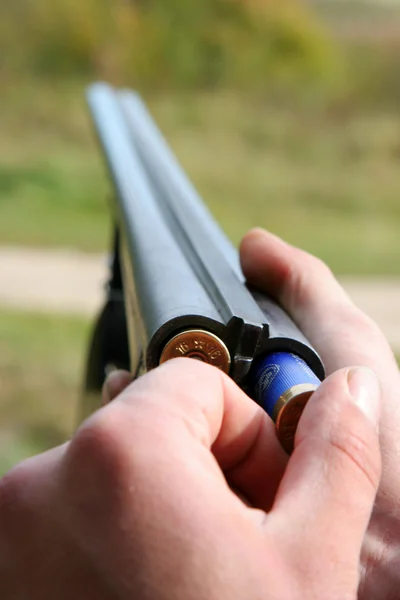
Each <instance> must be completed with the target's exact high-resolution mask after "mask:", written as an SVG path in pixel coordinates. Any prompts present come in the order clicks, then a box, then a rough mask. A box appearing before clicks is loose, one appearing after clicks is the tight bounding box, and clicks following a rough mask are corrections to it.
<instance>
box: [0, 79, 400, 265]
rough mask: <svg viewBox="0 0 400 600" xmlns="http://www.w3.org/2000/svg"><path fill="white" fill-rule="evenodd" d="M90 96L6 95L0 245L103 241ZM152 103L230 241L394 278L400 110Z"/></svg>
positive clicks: (171, 99)
mask: <svg viewBox="0 0 400 600" xmlns="http://www.w3.org/2000/svg"><path fill="white" fill-rule="evenodd" d="M83 92H84V85H83V84H82V85H78V84H74V85H73V86H68V85H66V84H65V85H64V86H62V87H58V88H57V87H50V86H45V85H44V84H42V85H38V86H35V85H34V83H30V84H28V83H26V84H25V86H24V87H21V86H17V87H13V86H11V85H10V86H6V87H5V89H4V92H3V100H2V109H3V110H2V111H1V114H0V131H1V142H0V244H24V245H36V246H48V247H53V246H64V247H78V248H81V249H83V250H87V251H98V250H103V249H104V248H106V247H107V244H108V237H109V236H108V227H109V224H108V207H107V198H108V197H109V196H110V189H109V186H108V183H107V180H106V176H105V172H104V170H103V163H102V160H101V158H100V153H99V151H98V149H97V147H96V145H95V143H94V140H93V137H92V134H91V129H90V125H89V120H88V117H87V113H86V110H85V106H84V101H83ZM148 101H149V105H150V108H151V110H152V112H153V114H154V115H155V117H156V119H157V122H158V123H159V124H160V126H161V128H162V130H163V132H164V133H165V135H166V136H167V138H168V140H169V141H170V143H171V145H172V146H173V148H174V149H175V151H176V153H177V154H178V156H179V157H180V159H181V162H182V164H183V166H184V167H185V169H186V170H187V172H188V173H189V175H190V176H191V178H192V180H193V181H194V182H195V184H196V186H197V187H198V189H199V191H200V192H201V194H202V196H203V198H204V199H205V201H206V202H207V203H208V204H209V206H210V207H211V209H212V211H213V213H214V215H215V216H216V218H217V219H218V220H219V221H220V223H221V224H222V225H223V227H224V228H225V229H226V231H227V232H228V234H229V235H230V236H231V238H232V239H233V241H234V242H235V243H237V242H238V241H239V239H240V238H241V236H242V235H243V234H244V233H245V231H246V230H247V229H249V228H250V227H252V226H254V225H261V226H264V227H267V228H269V229H271V230H272V231H274V232H275V233H277V234H279V235H282V236H283V237H284V238H286V239H287V240H288V241H290V242H292V243H295V244H298V245H300V246H302V247H304V248H306V249H308V250H310V251H312V252H314V253H316V254H317V255H319V256H321V257H322V258H323V259H325V260H326V261H327V262H328V263H329V264H330V265H331V267H332V268H333V269H334V270H335V271H336V272H338V273H349V272H350V273H351V272H357V273H378V272H379V273H399V261H398V256H399V251H400V236H399V233H398V232H399V226H400V202H399V195H400V169H399V165H400V112H397V113H396V112H394V111H392V112H379V111H373V112H367V111H365V110H364V111H359V112H357V111H354V110H351V111H350V112H349V111H346V110H343V109H341V108H340V107H337V109H336V110H333V109H331V110H329V111H324V110H322V109H317V108H314V109H313V108H312V107H310V106H308V107H304V106H303V108H300V107H297V108H294V107H293V106H290V103H287V104H286V106H285V105H282V104H280V105H278V104H273V103H269V104H266V103H265V102H262V101H261V100H257V99H255V98H254V97H253V98H245V97H238V96H235V95H233V94H228V93H225V94H222V93H220V94H216V95H213V94H197V95H191V96H184V95H177V94H175V95H172V94H171V95H163V96H158V97H150V98H149V99H148Z"/></svg>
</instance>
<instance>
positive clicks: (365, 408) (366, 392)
mask: <svg viewBox="0 0 400 600" xmlns="http://www.w3.org/2000/svg"><path fill="white" fill-rule="evenodd" d="M347 384H348V386H349V391H350V395H351V397H352V399H353V400H354V403H355V404H357V406H358V408H359V409H360V410H362V412H363V413H364V415H365V416H366V417H367V418H368V419H369V420H370V421H371V423H372V424H373V425H375V426H377V425H378V423H379V418H380V415H381V391H380V386H379V381H378V378H377V376H376V375H375V373H374V372H373V371H372V370H371V369H368V368H367V367H354V368H352V369H350V371H349V372H348V374H347Z"/></svg>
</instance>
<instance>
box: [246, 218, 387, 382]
mask: <svg viewBox="0 0 400 600" xmlns="http://www.w3.org/2000/svg"><path fill="white" fill-rule="evenodd" d="M241 262H242V268H243V272H244V274H245V276H246V277H247V279H248V280H249V281H250V282H251V283H252V284H254V285H256V286H257V287H258V288H260V289H262V290H263V291H265V292H266V293H267V294H268V295H270V296H271V297H273V298H275V299H276V300H277V301H278V302H279V304H281V306H282V307H283V308H284V309H285V310H286V311H287V312H288V314H290V316H291V317H292V318H293V320H294V321H295V322H296V323H297V325H298V326H299V328H300V329H301V331H302V332H303V333H304V334H305V336H306V337H307V338H308V339H309V341H310V342H311V343H312V344H313V345H314V346H315V348H316V349H317V350H318V352H319V353H320V354H321V357H322V360H323V361H324V364H325V367H326V369H327V372H328V373H332V372H333V371H336V370H338V369H341V368H343V367H347V366H351V365H355V364H356V365H365V366H368V367H369V368H372V369H373V370H374V371H375V372H376V371H380V374H381V375H384V374H387V372H388V370H389V371H391V373H393V372H396V373H397V365H396V362H395V360H394V357H393V353H392V351H391V349H390V347H389V344H388V342H387V341H386V339H385V337H384V335H383V334H382V332H381V331H380V329H379V327H378V326H377V325H376V323H374V322H373V321H372V320H371V319H370V318H369V317H368V316H367V315H366V314H365V313H363V312H362V311H361V310H360V309H358V308H357V307H356V306H355V305H354V304H353V302H352V301H351V299H350V298H349V296H348V295H347V294H346V292H345V291H344V289H343V288H342V286H341V285H340V284H339V282H338V281H337V280H336V278H335V277H334V275H333V274H332V272H331V270H330V269H329V268H328V267H327V265H325V264H324V263H323V262H322V261H321V260H319V259H318V258H316V257H314V256H312V255H311V254H308V253H307V252H304V251H302V250H300V249H298V248H295V247H294V246H291V245H289V244H287V243H285V242H284V241H283V240H281V239H279V238H278V237H276V236H275V235H273V234H271V233H268V232H266V231H264V230H262V229H254V230H252V231H251V232H250V233H248V234H247V236H246V237H245V238H244V239H243V242H242V245H241ZM393 369H394V370H393Z"/></svg>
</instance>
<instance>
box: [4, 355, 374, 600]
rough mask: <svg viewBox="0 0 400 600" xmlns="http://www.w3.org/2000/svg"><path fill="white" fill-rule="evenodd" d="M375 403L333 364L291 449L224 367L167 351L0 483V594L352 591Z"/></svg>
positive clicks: (19, 599) (359, 374)
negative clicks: (171, 356)
mask: <svg viewBox="0 0 400 600" xmlns="http://www.w3.org/2000/svg"><path fill="white" fill-rule="evenodd" d="M379 413H380V393H379V386H378V383H377V380H376V378H375V377H374V376H373V374H372V373H371V372H369V371H368V370H363V369H361V370H349V369H343V370H341V371H338V372H336V373H334V374H333V375H332V376H331V377H330V378H328V379H327V380H326V381H325V382H323V383H322V385H321V386H320V388H319V389H318V390H317V392H315V394H314V395H313V397H312V399H311V400H310V402H309V403H308V405H307V407H306V409H305V411H304V413H303V417H302V419H301V421H300V424H299V428H298V433H297V437H296V445H295V450H294V453H293V454H292V456H291V457H290V459H289V458H288V457H287V456H286V455H285V453H284V452H283V450H282V448H281V447H280V445H279V442H278V440H277V438H276V436H275V432H274V425H273V423H272V421H271V420H270V418H269V417H268V416H267V415H266V413H264V411H262V410H261V409H260V408H259V407H258V406H257V405H256V404H255V403H254V402H253V401H251V400H250V399H249V398H248V397H247V396H246V395H245V394H244V393H243V392H242V391H241V390H240V389H239V388H238V387H237V386H236V385H235V384H234V382H233V381H232V380H230V379H229V378H228V377H227V376H225V375H223V374H222V373H221V372H219V371H218V370H217V369H215V368H214V367H210V366H207V365H204V364H201V363H198V362H197V361H191V360H189V359H177V360H174V361H171V362H170V363H166V364H165V365H162V366H161V367H159V368H157V369H155V370H154V371H152V372H151V373H149V374H147V375H145V376H143V377H141V378H140V379H138V380H137V381H136V382H134V383H132V384H131V385H130V386H128V387H127V388H126V389H125V391H124V392H123V393H121V394H120V395H119V396H118V397H117V398H116V399H115V400H114V401H113V402H111V403H109V404H107V405H106V406H105V407H104V408H102V409H101V410H99V411H98V412H97V413H95V414H94V415H93V416H92V417H90V418H89V419H88V420H87V421H86V422H85V423H84V424H83V426H82V427H81V428H80V430H79V431H78V432H77V434H76V435H75V437H74V438H73V439H72V441H71V442H70V443H69V444H66V445H65V446H63V447H61V448H58V449H56V450H53V451H50V452H47V453H46V454H44V455H41V456H38V457H36V458H33V459H30V460H28V461H26V462H24V463H22V464H21V465H19V466H17V467H16V468H15V469H14V470H12V471H11V472H10V473H9V474H8V475H6V476H5V477H4V478H3V479H2V480H0V597H1V598H4V599H5V600H26V598H29V599H30V600H39V599H40V600H64V599H65V600H66V599H71V598H74V599H76V600H80V599H82V600H117V599H118V600H124V599H127V600H128V599H129V600H132V599H135V600H213V599H215V600H217V599H218V600H221V599H229V600H235V599H238V600H239V599H240V600H244V599H245V600H258V599H260V600H261V599H262V600H300V599H301V600H304V598H307V599H312V598H315V599H318V600H321V599H322V598H323V599H324V600H355V599H356V597H357V588H358V582H359V560H360V549H361V544H362V540H363V538H364V534H365V530H366V527H367V524H368V522H369V519H370V513H371V510H372V506H373V503H374V498H375V494H376V490H377V488H378V484H379V476H380V456H379V444H378V434H377V427H378V421H379ZM283 471H284V475H283V478H282V480H281V475H282V472H283ZM229 486H231V487H232V488H234V489H235V490H237V491H238V492H239V493H240V494H242V495H243V496H244V497H245V498H247V499H249V501H250V502H251V504H252V507H250V506H248V505H247V504H246V503H244V502H242V500H240V499H239V497H238V496H237V495H236V494H235V493H234V492H233V491H231V488H230V487H229ZM276 488H278V490H277V492H276ZM271 490H273V493H272V491H271ZM253 507H256V508H253ZM267 511H268V512H267Z"/></svg>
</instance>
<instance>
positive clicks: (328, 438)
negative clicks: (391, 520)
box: [271, 367, 381, 566]
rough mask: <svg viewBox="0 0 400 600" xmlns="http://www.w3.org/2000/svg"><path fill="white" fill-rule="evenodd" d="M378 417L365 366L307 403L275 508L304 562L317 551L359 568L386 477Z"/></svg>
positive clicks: (329, 382)
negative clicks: (382, 471) (381, 478)
mask: <svg viewBox="0 0 400 600" xmlns="http://www.w3.org/2000/svg"><path fill="white" fill-rule="evenodd" d="M380 412H381V394H380V387H379V383H378V380H377V377H376V376H375V374H374V373H373V372H372V371H370V370H369V369H366V368H364V367H357V368H351V369H343V370H340V371H337V372H335V373H333V374H332V375H331V376H330V377H328V378H327V379H326V380H325V381H324V382H323V383H322V384H321V386H320V387H319V388H318V390H317V391H316V392H315V393H314V395H313V396H312V398H311V399H310V401H309V403H308V405H307V406H306V408H305V410H304V413H303V415H302V418H301V420H300V423H299V427H298V430H297V434H296V439H295V449H294V453H293V454H292V456H291V458H290V460H289V463H288V467H287V469H286V472H285V475H284V477H283V479H282V482H281V485H280V487H279V490H278V493H277V496H276V499H275V504H274V507H273V510H272V513H273V514H274V515H275V517H276V519H277V521H276V522H277V523H280V522H282V523H285V521H286V530H287V522H288V519H289V521H290V524H291V526H292V527H291V531H290V532H289V533H290V538H291V544H292V545H293V542H294V540H298V543H299V544H300V545H301V554H302V556H303V557H304V559H305V560H310V555H308V557H307V554H308V552H311V554H312V556H313V559H314V560H315V556H316V552H318V554H317V555H318V556H321V557H322V556H323V554H324V553H328V556H326V558H327V559H328V560H329V564H330V565H332V564H337V563H338V557H340V561H339V562H341V561H342V560H345V561H347V564H351V565H354V566H356V565H358V561H359V558H360V551H361V545H362V542H363V538H364V534H365V531H366V529H367V526H368V523H369V519H370V516H371V512H372V508H373V504H374V500H375V495H376V492H377V489H378V486H379V480H380V473H381V458H380V450H379V434H378V423H379V418H380ZM271 516H272V515H271ZM279 516H282V519H279ZM283 532H284V528H283ZM296 532H297V534H298V535H296ZM282 535H283V536H284V535H285V534H284V533H282ZM288 541H289V540H288ZM295 543H296V542H295ZM299 550H300V548H299ZM349 561H350V563H349ZM353 561H356V562H353ZM342 564H343V563H342Z"/></svg>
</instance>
